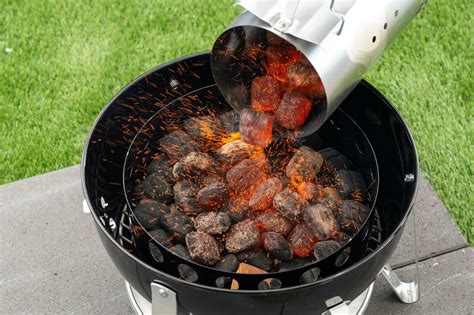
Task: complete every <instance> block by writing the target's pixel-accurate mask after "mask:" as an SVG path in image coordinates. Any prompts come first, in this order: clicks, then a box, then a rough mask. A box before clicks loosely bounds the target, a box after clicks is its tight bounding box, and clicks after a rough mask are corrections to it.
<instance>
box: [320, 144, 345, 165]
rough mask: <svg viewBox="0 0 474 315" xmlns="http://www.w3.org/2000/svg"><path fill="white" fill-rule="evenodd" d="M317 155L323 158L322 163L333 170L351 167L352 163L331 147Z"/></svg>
mask: <svg viewBox="0 0 474 315" xmlns="http://www.w3.org/2000/svg"><path fill="white" fill-rule="evenodd" d="M319 153H321V155H322V156H323V157H324V161H325V162H326V163H327V164H329V165H330V166H331V167H333V168H335V169H338V170H346V169H350V168H351V167H352V162H351V161H350V160H349V159H348V158H347V157H346V156H345V155H343V154H342V153H341V152H339V151H337V150H336V149H334V148H332V147H329V148H325V149H322V150H320V151H319Z"/></svg>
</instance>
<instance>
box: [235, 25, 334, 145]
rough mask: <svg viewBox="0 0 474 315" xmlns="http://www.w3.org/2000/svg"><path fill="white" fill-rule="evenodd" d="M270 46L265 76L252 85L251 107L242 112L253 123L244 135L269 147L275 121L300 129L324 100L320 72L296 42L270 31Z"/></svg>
mask: <svg viewBox="0 0 474 315" xmlns="http://www.w3.org/2000/svg"><path fill="white" fill-rule="evenodd" d="M267 37H268V40H267V44H268V47H267V49H266V50H265V57H266V58H265V59H264V60H265V62H266V63H265V64H264V65H261V66H260V68H261V69H263V70H264V75H262V76H257V77H255V78H253V80H252V82H251V85H250V95H251V104H250V108H246V109H244V111H243V112H242V120H241V121H242V123H243V124H245V125H251V126H252V127H253V128H246V129H245V130H247V131H249V132H248V133H242V132H241V137H242V140H244V141H245V142H247V143H250V144H255V145H259V146H262V147H265V146H267V145H269V144H270V143H271V141H272V129H273V123H276V124H277V125H278V126H279V127H280V128H285V129H290V130H299V129H300V128H301V126H303V125H304V123H305V122H306V120H307V119H308V116H309V115H310V112H311V110H312V108H313V105H314V106H318V104H319V103H320V102H321V101H323V99H324V95H325V92H324V88H323V84H322V82H321V79H320V78H319V76H318V73H317V72H316V70H315V69H314V68H313V66H312V65H311V63H310V62H309V61H308V59H307V58H306V57H305V56H304V55H303V54H301V53H300V52H299V51H298V50H297V49H296V48H295V47H294V46H293V45H291V44H290V43H288V42H287V41H285V40H283V39H281V38H280V37H278V36H276V35H273V34H272V33H270V32H268V33H267Z"/></svg>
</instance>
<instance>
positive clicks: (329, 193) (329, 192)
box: [321, 187, 343, 202]
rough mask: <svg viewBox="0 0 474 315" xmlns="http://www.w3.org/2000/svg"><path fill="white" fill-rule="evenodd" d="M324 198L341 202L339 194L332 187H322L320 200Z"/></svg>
mask: <svg viewBox="0 0 474 315" xmlns="http://www.w3.org/2000/svg"><path fill="white" fill-rule="evenodd" d="M326 197H329V198H332V199H334V200H335V201H337V202H342V201H343V199H342V197H341V195H340V194H339V191H338V190H337V189H336V188H334V187H324V188H323V189H321V198H326Z"/></svg>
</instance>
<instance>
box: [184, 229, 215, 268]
mask: <svg viewBox="0 0 474 315" xmlns="http://www.w3.org/2000/svg"><path fill="white" fill-rule="evenodd" d="M186 246H187V247H188V251H189V255H191V258H192V259H194V260H195V261H196V262H198V263H200V264H204V265H208V266H212V265H215V264H216V263H217V262H218V261H219V260H220V258H221V257H220V254H219V248H218V247H217V243H216V240H215V239H214V238H213V237H212V236H211V235H209V234H207V233H204V232H199V231H197V232H191V233H189V234H187V235H186Z"/></svg>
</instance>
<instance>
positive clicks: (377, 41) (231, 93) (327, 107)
mask: <svg viewBox="0 0 474 315" xmlns="http://www.w3.org/2000/svg"><path fill="white" fill-rule="evenodd" d="M426 2H427V0H319V1H317V0H311V1H310V0H279V1H278V0H276V1H254V0H240V1H237V4H239V5H241V6H242V7H244V8H245V9H246V11H244V12H243V13H242V14H241V15H239V16H238V17H237V19H236V20H235V21H234V22H233V24H232V25H231V26H230V27H229V28H228V29H227V30H226V31H225V32H224V33H222V34H221V35H220V36H219V37H218V39H217V40H216V42H215V44H214V47H213V55H212V57H211V62H212V71H213V76H214V79H215V81H216V84H217V86H218V87H219V89H220V91H221V93H222V94H223V95H224V97H225V98H226V100H227V101H228V102H229V103H230V105H231V106H233V107H234V108H238V109H241V108H243V107H245V106H248V104H249V99H248V94H249V93H248V91H247V93H245V91H244V90H245V89H247V90H248V88H249V86H250V82H251V81H252V79H253V78H254V77H255V76H258V75H261V73H260V74H259V71H261V70H259V69H257V68H256V67H253V66H251V65H249V64H248V63H246V62H245V60H242V59H245V58H246V56H245V55H243V51H245V49H246V48H250V49H253V50H254V53H256V54H258V53H259V51H260V52H261V51H262V50H264V49H265V38H266V35H265V34H266V33H267V32H271V33H273V34H275V35H277V36H279V37H281V38H283V39H284V40H286V41H287V42H289V43H290V44H292V45H293V46H294V47H295V48H296V49H297V50H299V51H300V53H302V54H303V55H304V56H305V57H306V58H307V59H308V60H309V62H310V63H311V64H312V66H313V67H314V69H315V70H316V71H317V73H318V75H319V77H320V79H321V82H322V85H323V87H324V90H325V102H324V104H322V105H321V106H319V107H318V108H317V109H315V111H314V112H313V113H312V115H310V117H309V119H307V121H306V123H305V124H304V125H303V126H302V128H301V131H302V134H309V133H312V132H314V131H316V130H317V129H319V127H321V125H322V124H323V123H324V122H325V121H326V120H327V119H328V118H329V116H330V115H331V114H332V113H333V112H334V110H335V109H336V108H337V107H338V106H339V104H341V102H342V101H343V100H344V99H345V98H346V96H347V95H348V94H349V93H350V92H351V91H352V89H353V88H354V87H355V86H356V85H357V84H358V83H359V82H360V81H361V80H362V78H363V76H364V74H365V73H366V72H367V71H368V70H369V68H370V67H371V66H372V65H373V63H374V62H375V61H376V60H377V59H378V58H379V57H380V56H381V55H382V53H383V52H384V51H385V50H386V49H387V47H388V46H389V45H390V44H391V43H392V42H393V41H394V39H395V38H396V37H397V36H398V35H399V34H400V32H401V31H402V30H403V29H404V28H405V27H406V26H407V25H408V23H409V22H410V21H411V20H412V19H413V18H414V17H415V16H416V15H417V14H418V13H419V12H420V10H421V9H422V8H423V7H424V5H425V4H426ZM247 53H248V52H247ZM236 60H240V61H239V62H236Z"/></svg>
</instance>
